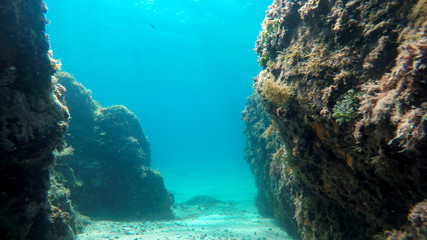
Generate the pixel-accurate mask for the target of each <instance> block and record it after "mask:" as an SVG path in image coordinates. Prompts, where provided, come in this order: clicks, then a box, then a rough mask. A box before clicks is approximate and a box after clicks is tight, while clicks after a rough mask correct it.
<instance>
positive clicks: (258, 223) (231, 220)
mask: <svg viewBox="0 0 427 240" xmlns="http://www.w3.org/2000/svg"><path fill="white" fill-rule="evenodd" d="M174 213H175V215H176V216H177V219H174V220H170V221H153V222H111V221H93V222H92V224H90V225H88V226H87V227H86V228H85V230H84V233H82V234H79V235H78V236H77V240H95V239H106V240H114V239H122V240H145V239H147V240H151V239H153V240H157V239H159V240H165V239H210V240H214V239H229V240H231V239H236V240H258V239H281V240H288V239H289V240H291V239H292V238H291V237H289V236H288V234H286V232H285V231H284V230H283V229H282V228H280V227H279V225H278V224H277V223H276V221H275V220H273V219H269V218H263V217H261V216H259V215H258V214H257V211H256V208H255V206H253V204H237V203H232V202H222V203H220V204H217V205H214V206H198V205H194V206H188V205H177V206H176V207H175V209H174Z"/></svg>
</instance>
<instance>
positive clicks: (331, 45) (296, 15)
mask: <svg viewBox="0 0 427 240" xmlns="http://www.w3.org/2000/svg"><path fill="white" fill-rule="evenodd" d="M426 5H427V4H426V1H425V0H419V1H407V2H402V1H379V0H375V1H359V0H355V1H340V0H333V1H322V0H321V1H286V0H275V1H274V3H273V4H272V5H271V6H270V7H269V10H268V11H267V16H266V18H265V20H264V23H263V25H264V27H263V32H261V34H260V36H259V37H258V41H257V43H256V49H255V50H256V52H257V53H258V57H259V62H262V63H263V64H262V65H263V68H264V69H263V70H262V71H261V72H260V74H259V76H258V77H257V78H256V79H255V81H254V87H255V90H256V91H257V92H258V93H260V92H262V85H263V84H262V82H263V81H265V76H268V78H269V79H271V80H270V81H273V82H275V83H277V84H281V85H283V86H287V87H288V88H289V91H290V92H291V93H292V95H291V96H292V97H291V98H290V99H288V103H287V106H286V108H285V107H282V106H277V104H272V102H271V101H269V100H268V99H267V98H265V97H261V98H260V102H261V104H262V106H261V107H257V108H255V105H254V100H253V99H252V98H250V99H249V100H248V104H247V107H246V111H245V116H244V119H245V123H246V130H245V132H246V134H247V139H248V147H247V153H248V154H247V155H248V156H249V157H248V161H249V162H250V164H251V167H252V171H253V172H254V175H255V177H256V179H259V180H257V185H258V188H259V191H260V192H261V194H263V196H264V198H261V197H259V198H258V199H263V204H259V205H261V206H264V208H265V206H267V207H268V208H269V210H265V209H263V208H262V207H261V208H260V210H262V211H264V212H272V213H273V214H274V215H275V217H276V218H279V219H288V221H289V222H284V224H285V226H288V227H287V228H289V229H292V227H291V226H295V225H297V226H298V230H297V232H298V236H299V237H300V238H302V239H370V238H373V237H374V236H386V235H384V234H383V233H384V232H387V231H391V230H392V229H399V228H400V227H403V226H404V225H405V223H406V219H407V215H408V213H409V212H410V210H411V209H412V208H413V207H414V206H415V205H416V204H417V203H419V202H422V201H423V200H424V199H426V198H427V184H426V183H427V162H426V161H425V159H427V151H426V149H427V148H426V147H427V137H426V125H427V123H426V116H427V108H426V106H427V83H426V79H427V66H426V65H427V61H426V59H427V41H426V39H427V35H426V33H427V21H426V15H427V9H426V7H425V6H426ZM273 23H274V24H276V23H280V25H279V26H278V27H277V26H275V27H274V31H273V30H272V29H273V28H272V27H268V26H272V24H273ZM266 31H268V32H266ZM264 32H266V33H264ZM264 63H265V64H264ZM351 89H354V91H355V93H358V92H363V93H364V95H363V97H360V98H359V99H358V101H359V102H358V104H357V105H358V106H353V107H354V108H353V109H350V108H342V109H338V107H336V108H335V111H334V106H340V105H342V103H343V102H342V101H343V99H345V98H346V96H348V91H349V90H351ZM276 102H277V101H276ZM349 107H351V106H349ZM356 107H357V109H356ZM255 109H256V110H255ZM339 110H340V111H341V112H340V111H339ZM249 112H252V114H248V113H249ZM262 112H265V113H262ZM334 112H335V113H338V112H340V114H341V115H340V114H336V117H338V118H337V119H341V120H342V121H343V122H346V124H342V125H339V124H337V122H336V118H334V117H333V114H334ZM263 114H266V115H268V117H269V118H271V121H272V122H273V123H274V124H275V129H276V133H277V134H278V139H275V140H274V139H270V140H269V141H271V142H267V141H264V142H263V141H261V140H262V139H261V135H263V132H264V131H265V129H266V126H267V124H269V122H270V120H268V118H267V119H266V118H265V117H264V118H260V116H262V115H263ZM338 115H340V116H338ZM263 119H264V120H263ZM262 125H264V127H265V129H264V131H263V130H262V129H263V127H262ZM257 129H259V130H257ZM257 139H258V140H257ZM268 146H283V147H281V149H283V150H284V151H286V153H285V155H286V157H285V158H279V159H281V160H279V161H273V160H272V157H271V156H269V154H271V152H272V151H273V150H267V149H268ZM267 169H271V170H273V171H270V172H267ZM272 176H279V177H278V178H277V179H276V180H274V179H272ZM266 183H269V184H266ZM271 203H276V204H273V205H272V204H271ZM420 219H422V218H420ZM421 221H425V220H421ZM419 224H423V223H419ZM423 237H424V238H425V237H426V236H425V234H424V235H423Z"/></svg>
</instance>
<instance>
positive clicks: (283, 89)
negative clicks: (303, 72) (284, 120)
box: [259, 78, 291, 106]
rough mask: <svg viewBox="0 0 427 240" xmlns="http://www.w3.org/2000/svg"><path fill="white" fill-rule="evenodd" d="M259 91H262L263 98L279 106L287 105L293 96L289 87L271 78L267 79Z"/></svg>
mask: <svg viewBox="0 0 427 240" xmlns="http://www.w3.org/2000/svg"><path fill="white" fill-rule="evenodd" d="M259 89H260V91H261V96H263V97H264V98H265V99H267V101H269V102H271V103H273V104H275V105H277V106H282V105H286V103H287V102H288V99H289V97H290V96H291V93H290V92H291V91H290V89H289V87H288V86H286V85H284V84H283V83H281V82H280V81H274V80H272V79H270V78H268V79H266V80H265V81H264V82H263V84H262V86H261V87H260V88H259Z"/></svg>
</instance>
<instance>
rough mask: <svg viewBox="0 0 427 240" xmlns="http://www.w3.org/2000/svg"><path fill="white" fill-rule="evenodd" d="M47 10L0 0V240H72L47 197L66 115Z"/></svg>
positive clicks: (34, 0)
mask: <svg viewBox="0 0 427 240" xmlns="http://www.w3.org/2000/svg"><path fill="white" fill-rule="evenodd" d="M45 11H46V8H45V5H44V4H43V2H42V1H40V0H23V1H8V0H4V1H1V2H0V238H1V239H73V231H72V230H71V228H70V226H69V225H68V224H67V223H66V219H65V218H64V217H63V216H62V215H61V211H60V210H58V208H56V207H55V206H53V205H51V204H50V203H49V201H48V197H47V191H48V189H49V166H50V165H51V164H52V162H53V155H52V151H53V150H54V149H55V148H60V147H61V146H62V136H63V134H64V132H65V131H66V128H67V123H68V117H69V115H68V111H67V108H66V107H65V106H64V105H63V101H62V90H63V89H62V87H61V86H60V85H58V84H56V83H55V82H54V81H53V80H52V74H53V73H54V72H55V70H56V69H57V62H56V61H54V60H53V59H52V58H51V54H50V53H49V52H48V48H49V44H48V41H47V38H46V36H45V23H46V21H45V18H44V15H43V13H44V12H45Z"/></svg>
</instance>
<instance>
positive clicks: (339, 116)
mask: <svg viewBox="0 0 427 240" xmlns="http://www.w3.org/2000/svg"><path fill="white" fill-rule="evenodd" d="M363 95H364V93H363V92H356V91H354V89H350V90H348V92H347V94H346V95H345V97H344V99H343V100H342V101H338V102H337V103H336V104H335V106H334V108H333V109H332V112H333V115H332V116H333V117H334V118H335V119H336V121H337V123H339V124H340V125H342V124H346V123H353V122H354V121H355V120H356V118H357V117H359V116H360V113H359V111H358V109H359V102H360V100H361V98H362V97H363Z"/></svg>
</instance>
